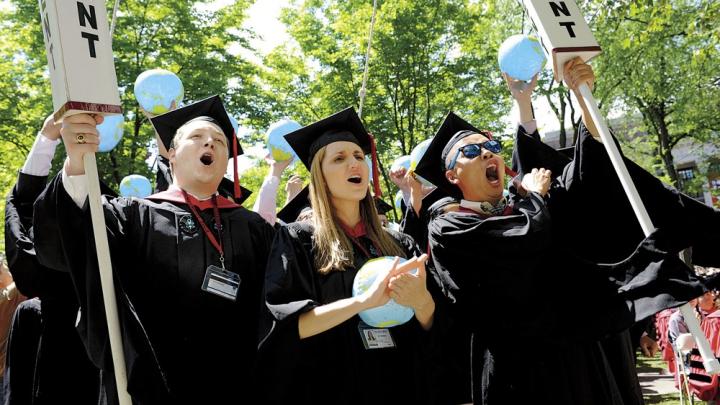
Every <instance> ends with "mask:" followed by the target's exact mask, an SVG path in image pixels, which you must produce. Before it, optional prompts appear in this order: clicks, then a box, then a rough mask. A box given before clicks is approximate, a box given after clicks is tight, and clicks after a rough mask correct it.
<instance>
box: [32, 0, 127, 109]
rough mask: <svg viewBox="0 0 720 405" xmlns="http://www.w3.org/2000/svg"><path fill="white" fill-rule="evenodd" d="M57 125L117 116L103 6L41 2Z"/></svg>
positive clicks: (91, 0)
mask: <svg viewBox="0 0 720 405" xmlns="http://www.w3.org/2000/svg"><path fill="white" fill-rule="evenodd" d="M39 3H40V17H41V19H42V30H43V38H44V39H45V50H46V52H47V58H48V69H49V71H50V81H51V84H52V94H53V107H54V110H55V121H56V122H59V121H62V119H63V117H66V116H68V115H73V114H77V113H82V112H86V113H101V114H105V115H107V114H121V113H122V109H121V107H120V94H119V92H118V86H117V76H116V75H115V62H114V61H113V53H112V44H111V38H110V32H109V29H108V19H107V11H106V10H105V2H104V1H103V0H74V1H67V0H39Z"/></svg>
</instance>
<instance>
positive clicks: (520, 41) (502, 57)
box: [498, 35, 545, 81]
mask: <svg viewBox="0 0 720 405" xmlns="http://www.w3.org/2000/svg"><path fill="white" fill-rule="evenodd" d="M498 63H499V64H500V70H501V71H503V72H504V73H506V74H507V75H508V76H510V77H512V78H513V79H517V80H524V81H529V80H530V79H532V77H533V76H535V75H536V74H537V73H538V72H539V71H540V70H542V68H543V66H545V53H544V52H543V49H542V45H540V41H538V39H537V38H536V37H533V36H528V35H513V36H511V37H510V38H508V39H506V40H505V42H503V43H502V45H500V49H499V50H498Z"/></svg>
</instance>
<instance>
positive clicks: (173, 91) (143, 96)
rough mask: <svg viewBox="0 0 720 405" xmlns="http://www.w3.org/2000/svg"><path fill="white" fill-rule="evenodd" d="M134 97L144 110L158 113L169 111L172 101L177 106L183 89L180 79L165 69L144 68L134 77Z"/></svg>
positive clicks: (181, 97)
mask: <svg viewBox="0 0 720 405" xmlns="http://www.w3.org/2000/svg"><path fill="white" fill-rule="evenodd" d="M134 91H135V98H136V99H137V101H138V103H139V104H140V107H142V108H143V109H144V110H145V111H147V112H149V113H152V114H155V115H158V114H164V113H166V112H168V111H170V107H171V106H172V103H173V101H174V102H175V106H176V107H179V106H180V103H181V102H182V100H183V94H184V93H185V89H184V88H183V84H182V81H180V78H179V77H177V75H175V73H173V72H170V71H168V70H165V69H150V70H146V71H144V72H142V73H140V75H139V76H138V77H137V79H135V90H134Z"/></svg>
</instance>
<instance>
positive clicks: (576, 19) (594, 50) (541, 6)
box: [522, 0, 720, 375]
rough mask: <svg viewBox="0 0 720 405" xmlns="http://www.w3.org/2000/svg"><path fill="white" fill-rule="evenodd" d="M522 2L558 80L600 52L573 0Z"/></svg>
mask: <svg viewBox="0 0 720 405" xmlns="http://www.w3.org/2000/svg"><path fill="white" fill-rule="evenodd" d="M522 4H523V7H524V8H525V10H527V12H528V15H529V16H530V21H531V22H532V23H533V26H534V27H535V30H536V31H537V33H538V34H539V35H540V38H541V44H542V46H543V49H544V50H545V52H546V53H547V54H548V56H549V59H550V60H551V61H552V67H553V73H554V76H555V80H556V81H558V82H560V81H562V80H563V68H564V66H565V64H566V63H567V62H568V61H570V60H571V59H574V58H576V57H580V58H582V59H583V61H588V60H590V59H591V58H593V57H594V56H596V55H598V54H599V53H600V52H601V49H600V46H598V44H597V42H596V41H595V38H594V37H593V35H592V31H590V27H588V25H587V23H586V22H585V19H584V18H583V15H582V14H581V13H580V9H579V8H578V7H577V5H576V4H575V2H574V1H573V0H564V1H550V0H522ZM579 90H580V94H581V95H582V98H583V101H584V102H585V105H586V106H587V107H588V111H589V113H590V116H591V117H592V120H593V122H594V124H595V126H596V127H597V130H598V132H599V133H600V138H601V139H602V142H603V144H604V145H605V149H606V150H607V152H608V155H609V157H610V161H611V162H612V164H613V166H614V167H615V171H616V173H617V175H618V177H619V178H620V182H621V184H622V186H623V189H624V190H625V193H626V194H627V197H628V199H629V200H630V204H631V206H632V208H633V210H634V211H635V215H636V216H637V218H638V221H639V222H640V226H641V227H642V229H643V232H644V233H645V236H648V235H650V233H652V232H653V231H654V230H655V227H654V226H653V223H652V221H651V220H650V216H649V215H648V212H647V210H646V209H645V205H644V204H643V202H642V200H641V199H640V196H639V194H638V192H637V189H636V188H635V184H634V183H633V181H632V179H631V178H630V174H629V173H628V171H627V167H626V166H625V162H624V161H623V159H622V156H621V155H620V151H619V150H618V148H617V145H616V144H615V141H614V140H613V138H612V136H611V134H610V131H609V129H608V126H607V123H606V122H605V119H604V117H603V116H602V115H601V114H600V109H599V108H598V106H597V102H596V101H595V98H594V97H593V94H592V92H591V91H590V89H589V88H588V86H587V85H585V84H583V85H581V86H580V87H579ZM680 311H681V312H682V315H683V317H684V318H685V321H686V323H687V326H688V329H689V330H690V333H692V335H693V337H694V338H695V341H696V342H697V346H698V349H699V351H700V354H701V356H702V358H703V364H704V367H705V370H706V371H707V373H708V374H711V375H712V374H718V373H720V363H718V361H717V359H716V358H715V354H714V353H713V351H712V349H711V348H710V344H709V343H708V340H707V337H705V334H704V333H703V332H702V330H701V329H700V325H699V323H698V321H697V318H696V317H695V315H694V314H693V310H692V308H691V307H690V305H689V304H685V305H683V306H682V307H680Z"/></svg>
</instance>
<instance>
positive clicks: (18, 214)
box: [5, 116, 100, 405]
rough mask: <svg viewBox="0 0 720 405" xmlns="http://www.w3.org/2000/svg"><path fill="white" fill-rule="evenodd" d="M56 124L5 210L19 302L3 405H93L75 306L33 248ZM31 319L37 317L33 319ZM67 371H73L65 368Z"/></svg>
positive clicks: (91, 371)
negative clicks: (23, 299)
mask: <svg viewBox="0 0 720 405" xmlns="http://www.w3.org/2000/svg"><path fill="white" fill-rule="evenodd" d="M59 138H60V126H59V125H56V124H55V123H54V120H53V118H52V116H50V117H48V118H47V119H46V120H45V123H44V125H43V128H42V130H41V131H40V132H39V133H38V135H37V137H36V139H35V143H34V144H33V147H32V148H31V150H30V153H29V154H28V157H27V159H26V161H25V164H24V166H23V167H22V168H21V169H20V170H19V171H18V179H17V182H16V183H15V186H14V187H13V189H12V191H11V192H10V194H9V195H8V196H7V200H6V206H5V249H6V252H7V259H8V266H9V267H10V268H11V271H12V273H13V276H14V279H15V282H16V284H17V287H18V289H19V290H20V292H22V293H23V294H24V295H25V296H27V297H29V298H32V297H38V298H39V299H37V298H36V299H32V300H29V301H26V302H25V303H23V304H21V307H20V308H19V309H18V311H17V313H16V319H15V321H14V322H13V326H12V330H11V335H10V342H9V344H8V369H7V370H8V371H7V374H6V376H7V387H8V389H7V392H6V402H5V403H6V404H8V405H13V404H36V405H39V404H58V403H73V404H78V405H82V404H97V403H98V398H99V397H98V392H99V381H100V370H98V369H97V368H96V367H95V366H94V365H93V364H92V363H91V362H90V360H89V359H88V356H87V353H86V352H85V348H84V347H83V345H82V341H81V340H80V337H79V336H78V333H77V331H76V330H75V320H76V319H77V310H78V303H77V298H76V296H75V294H74V290H73V285H72V282H71V280H70V277H69V275H68V274H67V273H62V272H58V271H55V270H51V269H48V268H46V267H44V266H41V265H40V264H39V263H38V260H37V257H36V256H35V249H34V245H33V228H32V214H33V203H34V202H35V199H36V198H37V197H38V196H39V195H40V193H41V192H42V191H43V189H44V188H45V184H46V182H47V175H48V173H49V170H50V165H51V161H52V158H53V155H54V152H55V147H56V145H57V144H58V143H59ZM36 318H37V319H36ZM69 368H72V370H73V372H72V373H68V372H67V370H68V369H69Z"/></svg>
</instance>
